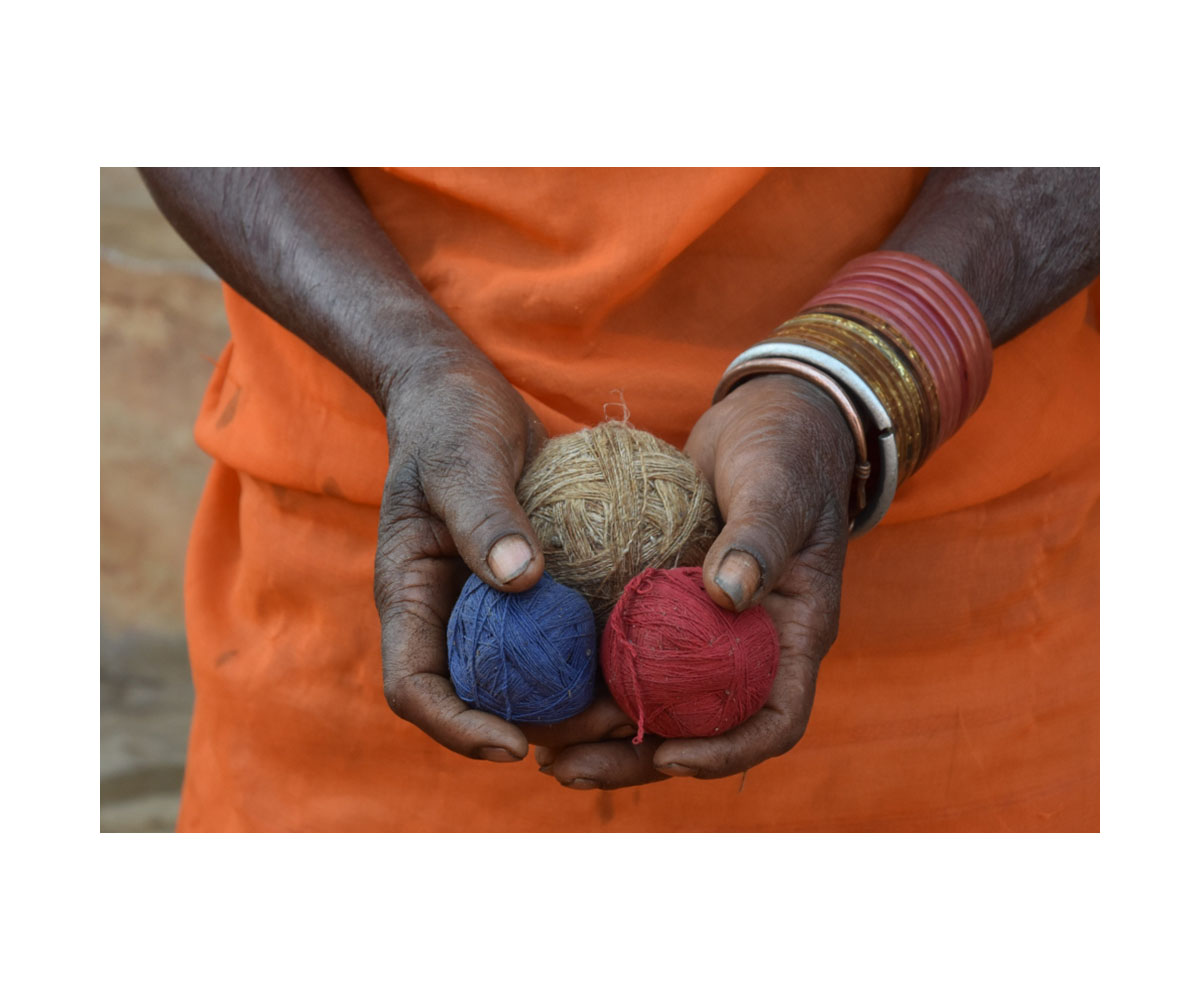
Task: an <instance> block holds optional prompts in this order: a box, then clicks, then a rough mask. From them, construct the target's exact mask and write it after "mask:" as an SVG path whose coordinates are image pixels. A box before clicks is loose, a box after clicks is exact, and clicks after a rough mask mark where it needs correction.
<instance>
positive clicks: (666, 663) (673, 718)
mask: <svg viewBox="0 0 1200 1000" xmlns="http://www.w3.org/2000/svg"><path fill="white" fill-rule="evenodd" d="M600 665H601V668H602V669H603V671H604V679H605V680H606V681H607V682H608V687H609V690H610V691H611V692H612V696H613V698H614V699H615V700H616V702H617V704H618V705H620V706H621V710H622V711H623V712H625V714H626V715H628V716H629V717H630V718H631V719H636V720H637V724H638V731H637V736H636V738H635V739H634V742H635V743H640V742H641V741H642V737H643V736H644V735H645V732H646V730H649V731H650V732H652V733H657V734H658V735H659V736H666V737H668V738H679V737H693V736H716V735H717V734H718V733H723V732H725V731H726V730H728V729H732V728H733V727H734V726H736V725H738V724H739V723H741V722H745V721H746V719H748V718H750V716H752V715H753V714H754V713H755V712H757V711H758V710H759V709H760V708H762V707H763V705H764V704H765V703H766V700H767V696H768V695H769V694H770V693H771V685H772V683H774V681H775V672H776V670H777V669H778V668H779V636H778V635H776V634H775V625H774V623H773V622H772V621H771V616H770V615H768V614H767V613H766V611H764V610H763V609H762V608H761V607H755V608H750V609H749V610H747V611H743V612H742V613H741V614H735V613H734V612H732V611H726V610H725V609H724V608H720V607H718V606H717V605H716V604H714V603H713V601H712V598H710V597H709V596H708V594H707V593H706V592H705V590H704V582H703V573H702V571H701V569H700V568H699V567H698V566H685V567H681V568H679V569H648V570H644V571H643V572H641V573H639V574H638V575H637V576H635V577H634V578H633V579H632V580H630V581H629V584H628V586H626V588H625V591H624V593H622V594H621V598H620V600H618V601H617V605H616V607H615V608H613V611H612V615H611V616H610V617H609V619H608V624H607V625H606V626H605V628H604V637H603V640H602V643H601V648H600Z"/></svg>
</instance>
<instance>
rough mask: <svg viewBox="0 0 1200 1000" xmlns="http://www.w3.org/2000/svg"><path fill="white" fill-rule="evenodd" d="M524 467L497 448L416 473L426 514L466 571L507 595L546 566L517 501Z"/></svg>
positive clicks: (524, 585) (538, 575)
mask: <svg viewBox="0 0 1200 1000" xmlns="http://www.w3.org/2000/svg"><path fill="white" fill-rule="evenodd" d="M536 444H538V445H540V441H537V442H536ZM522 458H523V456H522ZM523 465H524V461H520V462H516V463H514V462H513V461H511V460H510V459H508V458H507V457H503V456H502V455H501V454H500V452H499V449H494V450H493V449H487V448H480V449H479V450H477V451H474V452H473V453H471V454H470V455H469V456H468V457H466V458H464V459H463V460H460V461H458V462H456V463H454V464H453V465H452V466H447V465H437V466H435V467H434V469H433V470H432V471H430V470H425V469H423V470H422V475H421V480H422V486H423V488H424V491H425V496H426V499H427V501H428V502H429V507H430V510H431V511H432V512H433V513H434V514H435V515H436V516H437V517H439V518H440V519H441V520H442V522H443V523H444V524H445V525H446V528H447V530H448V531H449V532H450V536H451V538H452V539H453V540H454V547H455V548H456V549H457V550H458V554H459V555H460V556H461V557H462V559H463V561H464V562H465V563H466V564H467V566H468V567H469V568H470V570H471V572H472V573H474V574H476V575H477V576H478V577H479V578H480V579H482V580H483V581H484V582H485V583H487V584H489V585H490V586H492V587H495V588H497V589H499V590H506V591H510V592H516V591H521V590H528V589H529V588H530V587H532V586H533V585H534V584H535V583H537V581H538V580H540V579H541V576H542V573H543V572H544V571H545V568H546V562H545V558H544V557H543V555H542V549H541V545H540V544H539V542H538V538H537V534H536V533H535V532H534V530H533V525H532V524H530V522H529V518H528V517H527V516H526V515H525V511H524V510H522V509H521V505H520V503H518V502H517V496H516V482H517V478H518V476H519V474H520V471H521V467H523Z"/></svg>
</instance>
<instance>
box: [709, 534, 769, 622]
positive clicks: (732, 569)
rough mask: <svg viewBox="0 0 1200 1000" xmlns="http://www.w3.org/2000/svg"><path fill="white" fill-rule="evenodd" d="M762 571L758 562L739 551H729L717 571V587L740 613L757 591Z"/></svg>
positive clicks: (746, 553)
mask: <svg viewBox="0 0 1200 1000" xmlns="http://www.w3.org/2000/svg"><path fill="white" fill-rule="evenodd" d="M761 580H762V570H761V569H759V566H758V560H757V559H755V558H754V556H752V555H750V553H748V552H743V551H742V550H741V549H731V550H730V551H729V552H727V553H726V554H725V558H724V559H722V560H721V566H720V568H719V569H718V570H717V586H718V587H720V588H721V589H722V590H723V591H725V593H726V594H727V595H728V596H729V599H730V600H731V601H732V602H733V606H734V607H735V608H737V609H738V610H739V611H741V610H742V609H743V608H744V607H745V606H746V604H747V603H748V602H749V601H750V598H751V597H753V596H754V594H755V592H756V591H757V590H758V585H759V582H760V581H761Z"/></svg>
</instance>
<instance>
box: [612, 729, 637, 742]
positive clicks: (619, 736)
mask: <svg viewBox="0 0 1200 1000" xmlns="http://www.w3.org/2000/svg"><path fill="white" fill-rule="evenodd" d="M636 735H637V726H617V728H616V729H614V730H613V731H612V732H611V733H609V734H608V738H609V739H610V740H627V739H629V738H630V737H632V736H636Z"/></svg>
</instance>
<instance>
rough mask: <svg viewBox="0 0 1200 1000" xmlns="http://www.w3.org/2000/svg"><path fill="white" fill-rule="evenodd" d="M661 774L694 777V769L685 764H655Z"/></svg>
mask: <svg viewBox="0 0 1200 1000" xmlns="http://www.w3.org/2000/svg"><path fill="white" fill-rule="evenodd" d="M654 766H655V767H657V768H658V769H659V770H660V771H662V773H663V774H669V775H671V776H672V777H675V778H694V777H695V776H696V769H695V768H694V767H688V766H687V765H686V764H655V765H654Z"/></svg>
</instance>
